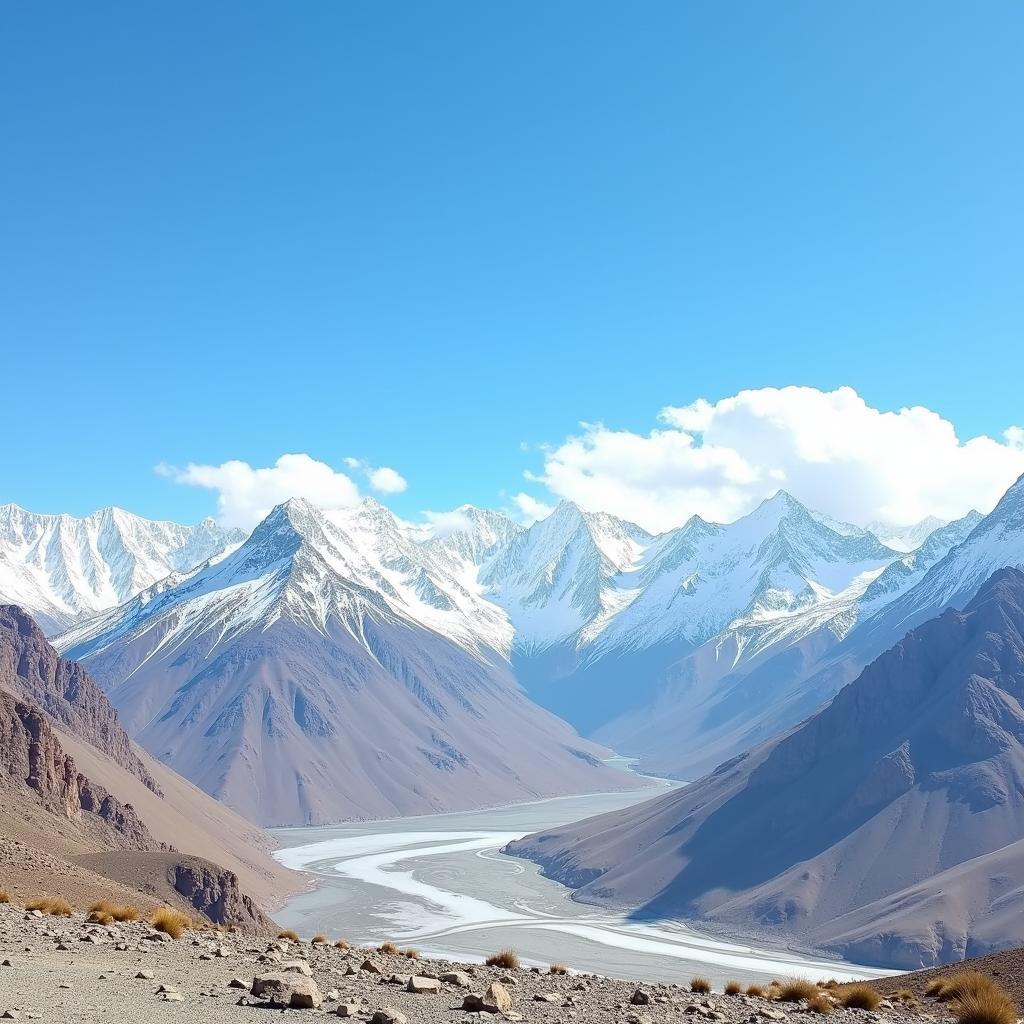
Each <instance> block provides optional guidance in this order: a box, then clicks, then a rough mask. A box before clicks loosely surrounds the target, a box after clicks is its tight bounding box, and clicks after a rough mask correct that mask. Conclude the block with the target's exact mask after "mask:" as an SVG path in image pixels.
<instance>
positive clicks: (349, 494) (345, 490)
mask: <svg viewBox="0 0 1024 1024" xmlns="http://www.w3.org/2000/svg"><path fill="white" fill-rule="evenodd" d="M156 469H157V472H158V473H160V474H161V475H162V476H167V477H170V478H171V479H173V480H174V481H176V482H177V483H180V484H189V485H191V486H193V487H206V488H209V489H210V490H214V491H216V492H217V510H218V519H219V520H220V522H221V523H222V524H223V525H224V526H240V527H242V528H243V529H246V530H251V529H252V528H253V527H254V526H255V525H256V524H257V523H258V522H259V521H260V520H261V519H263V518H265V517H266V515H267V513H268V512H269V511H270V510H271V509H272V508H273V507H274V506H275V505H279V504H280V503H281V502H282V501H287V500H288V499H289V498H306V499H308V500H309V501H311V502H312V503H313V504H314V505H316V506H318V507H319V508H324V509H334V508H344V507H345V506H347V505H354V504H355V503H356V502H357V501H359V488H358V487H357V486H356V484H355V481H353V480H352V478H351V477H349V476H346V475H345V474H344V473H341V472H339V471H338V470H336V469H334V468H333V467H331V466H329V465H328V464H327V463H326V462H319V461H318V460H317V459H314V458H312V457H311V456H309V455H305V454H293V455H282V456H281V457H280V458H279V459H278V460H277V462H275V463H274V465H273V466H265V467H262V468H254V467H253V466H250V465H249V463H248V462H241V461H239V460H237V459H233V460H231V461H230V462H223V463H221V464H220V465H219V466H205V465H198V464H196V463H189V464H188V465H187V466H186V467H185V468H184V469H177V468H175V467H174V466H168V465H166V464H165V463H161V464H160V465H159V466H157V467H156Z"/></svg>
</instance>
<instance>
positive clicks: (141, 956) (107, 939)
mask: <svg viewBox="0 0 1024 1024" xmlns="http://www.w3.org/2000/svg"><path fill="white" fill-rule="evenodd" d="M334 941H337V940H335V939H334V937H333V936H332V937H330V938H329V939H328V940H326V941H324V942H316V943H314V942H309V941H290V940H283V939H277V938H266V937H264V938H257V937H254V936H253V935H251V934H243V933H241V932H223V931H221V932H218V931H215V930H209V929H206V930H201V931H191V930H186V931H185V932H184V933H183V934H182V936H181V937H180V938H179V939H177V940H175V939H171V938H170V937H169V936H167V935H166V934H163V933H161V932H158V931H156V930H154V929H153V928H152V927H151V926H150V925H149V924H146V923H143V922H127V923H120V924H118V923H111V924H108V925H99V924H94V923H90V922H89V921H87V920H86V918H85V916H83V915H81V914H75V915H73V916H71V917H55V916H50V915H42V914H41V913H40V912H39V911H36V912H28V911H26V910H25V909H24V907H23V906H22V905H19V904H17V903H10V904H6V905H4V904H0V964H2V966H0V1019H17V1018H19V1017H20V1018H22V1019H26V1020H36V1019H38V1020H53V1021H65V1022H72V1021H74V1022H78V1021H82V1022H84V1021H90V1022H92V1021H97V1020H106V1021H112V1022H119V1021H129V1020H147V1021H153V1022H160V1021H176V1022H183V1021H190V1022H191V1021H195V1022H199V1021H213V1020H216V1021H226V1022H236V1021H237V1022H239V1024H242V1022H249V1021H252V1022H255V1021H264V1022H265V1021H266V1020H268V1016H267V1012H268V1008H270V1009H271V1010H273V1009H274V1008H275V1001H276V1004H277V1008H280V1006H281V1005H284V1006H289V1007H290V1008H291V1009H292V1010H293V1011H294V1012H298V1013H307V1014H310V1015H323V1014H325V1013H328V1014H331V1015H337V1016H342V1017H344V1016H349V1017H352V1018H354V1019H356V1020H360V1021H364V1022H366V1021H372V1022H374V1024H402V1022H403V1021H407V1022H409V1024H419V1022H423V1024H434V1022H441V1021H453V1022H456V1021H468V1020H474V1019H480V1020H495V1019H508V1020H532V1021H538V1022H551V1024H554V1022H560V1021H571V1020H576V1021H580V1022H584V1021H586V1022H593V1024H648V1022H649V1024H658V1022H668V1021H682V1020H685V1019H688V1018H691V1017H695V1018H702V1019H705V1020H708V1021H716V1022H721V1024H741V1022H743V1024H746V1022H750V1024H770V1022H785V1021H788V1020H792V1021H793V1022H794V1024H799V1022H806V1024H810V1022H811V1021H813V1020H815V1019H816V1018H817V1017H819V1016H820V1015H821V1012H822V1011H825V1012H827V1013H828V1014H829V1015H830V1016H831V1018H832V1019H833V1020H835V1021H836V1024H872V1022H877V1024H913V1022H917V1021H921V1022H925V1021H927V1022H938V1021H943V1020H951V1019H953V1014H952V1013H951V1012H950V1004H943V1003H940V1002H938V1001H937V1000H934V999H931V998H929V997H927V996H925V995H924V992H923V984H922V985H918V986H916V987H917V988H918V989H920V992H919V993H918V994H917V995H916V997H915V998H914V999H911V1000H907V999H905V997H904V996H901V997H898V998H897V997H896V996H895V991H896V990H899V989H902V988H905V987H906V986H905V985H903V984H897V982H898V981H899V979H893V980H892V981H891V982H890V983H889V984H888V986H887V990H888V989H889V988H892V989H893V990H894V994H893V998H891V999H883V1000H882V1001H881V1002H880V1003H879V1005H878V1007H877V1009H876V1011H875V1012H871V1011H868V1010H864V1009H852V1008H846V1007H844V1006H843V1005H842V1000H843V999H844V998H846V995H845V994H846V992H848V991H849V986H847V987H839V988H835V989H833V990H831V993H832V994H829V991H828V990H824V992H823V993H821V1001H819V1002H817V1003H816V1004H815V1005H816V1006H817V1008H818V1012H814V1011H813V1010H811V1009H810V1008H809V1005H808V1002H807V1001H806V1000H805V999H800V998H791V999H782V998H779V997H778V996H779V995H783V996H784V995H786V994H787V993H785V992H779V991H778V990H776V993H777V994H776V996H775V997H774V998H768V997H767V996H760V995H756V994H747V993H746V992H741V993H738V994H733V995H724V994H722V993H720V992H702V991H690V988H689V987H688V986H679V985H646V984H641V985H637V984H636V983H634V982H626V981H615V980H611V979H607V978H599V977H596V976H593V975H581V974H576V973H575V972H573V971H572V970H571V965H570V966H569V968H568V970H567V972H566V973H564V974H562V973H550V970H549V969H548V968H546V967H544V968H540V967H523V966H485V965H481V964H468V963H452V962H448V961H440V960H427V959H421V958H419V957H411V956H408V955H406V954H405V951H402V952H399V951H397V950H396V951H394V952H382V951H381V950H377V949H359V948H340V947H338V946H335V945H334V944H333V942H334ZM908 977H910V976H908ZM258 979H261V980H258ZM783 980H784V981H785V979H783ZM738 981H739V982H742V981H743V979H738ZM696 987H697V988H700V986H699V984H698V985H697V986H696ZM879 989H880V990H881V986H879ZM261 990H262V995H260V994H259V993H260V992H261ZM812 991H813V989H812Z"/></svg>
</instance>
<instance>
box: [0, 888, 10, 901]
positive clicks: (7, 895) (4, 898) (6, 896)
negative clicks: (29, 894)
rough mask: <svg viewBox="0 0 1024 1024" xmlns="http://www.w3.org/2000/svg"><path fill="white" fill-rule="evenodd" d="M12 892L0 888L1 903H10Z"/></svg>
mask: <svg viewBox="0 0 1024 1024" xmlns="http://www.w3.org/2000/svg"><path fill="white" fill-rule="evenodd" d="M10 902H11V894H10V893H9V892H8V891H7V890H6V889H0V903H10Z"/></svg>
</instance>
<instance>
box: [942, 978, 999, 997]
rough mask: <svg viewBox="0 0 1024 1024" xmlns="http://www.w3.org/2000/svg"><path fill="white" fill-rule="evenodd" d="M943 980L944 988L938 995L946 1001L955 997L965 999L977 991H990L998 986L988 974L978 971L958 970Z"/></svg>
mask: <svg viewBox="0 0 1024 1024" xmlns="http://www.w3.org/2000/svg"><path fill="white" fill-rule="evenodd" d="M943 982H944V984H943V986H942V989H941V990H940V991H939V992H938V993H937V995H938V997H939V999H941V1000H942V1002H944V1003H948V1002H952V1001H953V1000H954V999H963V998H964V997H965V996H968V995H972V994H974V993H976V992H989V991H991V990H992V989H993V988H998V986H997V985H996V983H995V982H994V981H993V980H992V979H991V978H990V977H988V975H986V974H979V973H978V972H977V971H958V972H957V973H956V974H948V975H946V977H945V978H944V979H943Z"/></svg>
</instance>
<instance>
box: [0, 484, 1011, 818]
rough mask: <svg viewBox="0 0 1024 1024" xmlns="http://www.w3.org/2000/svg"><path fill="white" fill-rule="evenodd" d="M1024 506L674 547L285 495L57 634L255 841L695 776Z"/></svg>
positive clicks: (745, 534)
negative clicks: (249, 527) (365, 819)
mask: <svg viewBox="0 0 1024 1024" xmlns="http://www.w3.org/2000/svg"><path fill="white" fill-rule="evenodd" d="M1022 507H1024V484H1022V483H1021V482H1018V483H1017V484H1016V485H1015V486H1014V487H1013V488H1011V490H1010V491H1009V492H1008V493H1007V495H1006V496H1004V498H1003V500H1002V501H1001V502H1000V504H999V506H997V508H996V509H995V510H994V511H993V512H992V513H991V514H990V515H989V516H986V517H982V516H980V515H978V513H973V512H972V513H970V514H969V515H968V516H966V517H965V518H964V519H962V520H958V521H956V522H953V523H947V524H935V523H926V524H924V525H922V526H921V527H920V528H919V529H911V530H909V531H904V539H906V537H907V536H912V537H913V538H914V539H917V538H919V537H923V541H922V542H921V543H920V544H919V545H918V546H917V547H916V548H914V549H913V550H911V551H909V552H908V551H903V550H898V549H897V548H896V547H890V546H887V545H886V544H884V543H882V541H881V540H880V539H879V538H878V536H877V535H876V534H875V533H873V532H872V531H870V530H867V529H862V528H859V527H856V526H852V525H850V524H843V523H839V522H836V521H835V520H833V519H831V518H829V517H827V516H824V515H822V514H820V513H817V512H815V511H813V510H811V509H808V508H806V507H805V506H804V505H802V504H801V503H800V502H799V501H797V500H796V499H795V498H793V497H792V496H791V495H789V494H787V493H785V492H779V493H778V494H776V495H775V496H774V497H773V498H770V499H768V500H766V501H764V502H763V503H762V504H761V505H760V506H759V507H758V508H756V509H755V510H754V511H753V512H751V513H750V514H749V515H747V516H745V517H743V518H741V519H739V520H737V521H736V522H734V523H731V524H717V523H710V522H707V521H705V520H702V519H700V518H699V517H694V518H691V519H690V520H689V521H687V522H686V523H684V524H683V525H682V526H680V527H679V528H677V529H675V530H671V531H669V532H667V533H663V534H659V535H652V534H650V533H649V532H647V531H645V530H643V529H641V528H640V527H639V526H636V525H635V524H632V523H628V522H625V521H623V520H621V519H618V518H616V517H614V516H611V515H607V514H603V513H592V512H587V511H584V510H582V509H580V508H579V507H577V506H576V505H574V504H572V503H569V502H563V503H561V504H560V505H559V506H558V507H557V508H556V509H555V510H554V511H553V512H552V513H551V515H550V516H548V517H547V518H545V519H543V520H541V521H539V522H537V523H534V524H533V525H531V526H529V527H523V526H521V525H519V524H516V523H514V522H513V521H512V520H510V519H509V518H508V517H506V516H504V515H503V514H501V513H499V512H493V511H488V510H482V509H476V508H473V507H472V506H463V507H462V508H460V509H458V510H456V512H455V513H453V514H451V515H450V516H449V517H446V520H445V523H446V526H445V529H444V530H442V531H438V530H427V529H425V528H423V527H419V526H414V525H411V524H408V523H406V522H404V521H402V520H400V519H399V518H397V517H396V516H394V515H393V514H392V513H391V512H390V511H389V510H388V509H387V508H385V507H384V506H383V505H380V504H379V503H377V502H376V501H374V500H372V499H367V500H365V501H363V502H361V503H360V504H358V505H355V506H352V507H350V508H346V509H342V510H334V511H324V510H320V509H316V508H314V507H313V506H312V505H310V504H309V503H307V502H305V501H302V500H293V501H290V502H287V503H285V504H284V505H282V506H279V507H278V508H276V509H274V510H273V512H272V513H271V514H270V515H269V516H268V518H267V519H266V520H265V521H264V522H263V523H261V524H260V525H259V526H258V527H257V528H256V530H255V531H254V532H253V533H252V535H251V536H249V537H248V538H246V539H245V540H244V542H242V543H241V544H238V545H237V546H236V541H237V536H236V535H226V534H224V533H223V532H221V533H220V534H219V535H217V542H218V545H222V546H219V547H217V550H216V551H214V552H213V553H212V554H210V555H209V556H208V557H206V558H205V559H204V560H202V561H201V562H200V564H198V565H196V566H190V567H188V568H187V569H184V570H179V569H173V570H172V571H170V572H169V573H167V574H165V575H163V576H162V577H161V578H159V579H158V580H156V581H154V582H151V583H150V584H149V585H148V586H146V587H144V588H141V589H139V590H138V591H137V592H136V593H134V595H133V596H131V597H130V598H128V599H127V600H125V601H122V602H120V603H116V604H115V603H114V602H113V601H112V602H111V607H109V608H107V609H106V610H103V611H100V612H99V613H97V614H95V615H93V616H91V617H88V618H85V619H82V620H81V621H79V622H77V623H76V624H74V625H72V626H71V627H69V628H68V629H66V630H64V631H63V632H62V633H60V634H58V635H57V636H55V637H54V643H55V644H56V646H57V647H58V648H59V649H60V650H61V651H62V652H63V653H65V654H66V655H67V656H69V657H72V658H74V659H76V660H80V661H82V662H83V663H84V664H86V665H87V666H88V667H89V669H90V671H92V672H93V673H94V675H95V676H96V677H97V679H99V681H100V682H101V684H102V685H103V687H104V688H105V690H106V691H107V692H108V693H109V694H110V696H111V698H112V700H113V701H114V703H115V705H116V706H117V707H118V709H119V711H120V713H121V714H122V716H123V720H124V722H125V724H126V726H127V728H128V731H129V733H130V734H131V735H132V736H133V737H134V738H137V739H138V740H139V741H140V742H142V743H143V745H144V746H145V747H146V748H147V749H149V750H151V751H152V752H154V753H155V754H156V755H157V756H158V757H160V758H161V759H163V760H165V761H166V762H167V763H168V764H170V765H172V766H174V767H175V768H176V769H177V770H179V771H180V772H181V773H183V774H185V775H186V776H187V777H188V778H190V779H192V780H193V781H195V782H197V783H198V784H199V785H201V786H202V787H203V788H204V789H206V790H207V791H208V792H210V793H212V794H214V795H217V796H219V797H222V798H223V799H225V800H226V801H227V802H228V803H229V804H230V805H231V806H233V807H235V808H236V809H238V810H240V811H242V813H245V814H247V815H249V816H252V817H254V818H255V819H256V820H259V821H261V822H264V823H275V824H280V823H285V822H288V823H305V822H325V821H333V820H337V819H339V818H342V817H352V816H356V817H360V816H379V815H381V814H405V813H416V812H423V811H431V810H443V809H454V808H455V807H466V806H479V805H481V804H484V803H489V802H495V801H502V800H510V799H512V800H514V799H525V798H529V797H534V796H541V795H553V794H555V793H559V792H570V791H579V790H581V789H597V788H601V787H605V786H607V785H608V777H607V773H608V771H609V770H610V769H608V768H606V767H605V766H604V765H603V764H602V762H601V759H602V757H603V756H604V753H605V750H606V748H608V747H611V748H614V749H616V750H617V751H619V752H621V753H624V754H628V755H631V756H634V757H636V758H638V759H639V763H640V765H641V767H642V768H644V769H646V770H649V771H652V772H654V773H657V774H666V775H672V776H676V777H680V778H696V777H699V776H700V775H701V774H702V773H704V772H705V771H707V770H709V769H710V768H712V767H714V765H716V764H718V763H719V762H721V761H723V760H726V759H728V758H730V757H733V756H735V755H736V754H738V753H740V752H741V751H743V750H746V749H748V748H749V747H751V746H753V745H756V744H758V743H761V742H763V741H765V740H766V739H768V738H770V737H772V736H775V735H778V734H779V733H780V732H783V731H785V730H786V729H788V728H790V727H792V726H793V725H794V724H796V723H797V722H799V721H801V720H802V719H803V718H805V717H807V716H808V715H810V714H811V713H813V712H814V711H815V710H816V709H817V708H819V707H820V706H821V705H822V704H824V703H825V702H827V701H828V700H830V699H831V698H832V697H833V696H834V695H835V693H836V692H838V691H839V689H841V688H842V686H843V685H845V684H846V683H848V682H849V681H850V680H851V679H853V678H854V677H855V676H856V675H857V673H858V672H859V671H860V670H861V669H862V668H863V667H864V665H866V664H867V663H868V662H869V661H870V660H871V659H872V658H873V657H875V656H877V655H878V654H879V653H880V652H881V651H883V650H885V649H886V647H888V646H890V645H891V644H892V643H893V642H895V640H897V639H898V638H899V637H900V636H901V635H902V634H903V632H905V631H906V629H907V628H909V627H910V626H912V625H916V624H919V623H920V622H922V621H924V620H925V619H926V618H928V617H929V616H930V615H933V614H935V613H936V612H937V611H941V609H942V608H943V607H945V606H946V605H947V604H956V603H960V604H961V605H962V604H964V603H965V602H966V601H967V600H969V599H970V597H971V596H973V593H974V592H976V590H977V589H978V587H979V586H980V585H981V583H982V582H983V581H984V579H985V578H986V577H987V576H988V575H989V574H990V573H991V571H992V570H993V569H994V568H997V567H999V566H1000V565H1013V564H1018V563H1019V562H1020V561H1022V560H1024V544H1022V543H1019V542H1020V539H1021V537H1024V530H1022V529H1021V519H1022V516H1024V513H1022V511H1021V510H1022ZM103 515H104V514H103V513H98V514H97V516H96V517H89V518H90V520H92V519H95V518H97V517H102V516H103ZM8 518H19V519H21V520H25V519H26V518H30V514H29V513H24V512H21V510H18V516H15V515H14V513H10V514H9V516H8ZM43 518H44V519H45V518H48V519H50V520H54V519H59V518H64V517H43ZM80 522H83V523H84V522H86V520H83V521H80ZM142 522H145V521H142ZM157 525H160V524H157ZM933 526H934V527H935V528H934V529H931V527H933ZM201 528H202V536H204V537H213V536H214V528H213V527H212V526H210V524H206V525H205V526H204V525H203V524H200V527H193V528H184V527H183V528H180V529H182V530H188V529H192V530H195V531H199V530H200V529H201ZM140 529H141V528H140ZM69 530H70V527H69ZM23 532H27V531H24V530H23ZM879 532H882V531H881V529H880V528H879ZM211 546H217V545H214V544H212V542H211V543H210V544H209V545H208V547H211ZM898 546H899V545H898ZM175 550H176V551H180V548H176V549H175ZM155 551H156V554H155V556H154V558H153V559H151V564H155V563H156V562H159V561H162V562H164V563H169V562H170V561H171V558H172V552H171V551H164V550H163V549H160V548H159V547H158V548H157V549H155ZM203 553H204V554H205V553H206V552H205V550H204V552H203ZM56 564H57V563H51V565H56ZM112 572H113V571H112V569H106V570H104V569H99V570H98V575H100V576H103V575H106V576H110V575H112ZM52 576H53V578H56V579H61V580H63V579H65V577H66V578H67V579H72V578H73V576H72V574H71V573H61V572H54V573H53V574H52ZM0 594H3V596H4V597H7V596H8V595H7V593H6V592H5V591H4V590H3V588H2V587H0ZM43 598H45V601H43V603H44V604H45V606H46V607H49V606H50V605H52V604H53V603H55V599H54V598H53V597H52V595H48V594H44V595H43ZM62 600H63V601H64V603H65V605H70V604H72V603H73V602H72V601H71V600H69V599H67V598H62ZM30 610H35V609H33V608H32V607H31V605H30ZM537 705H540V707H538V706H537ZM544 709H547V710H544ZM551 712H554V714H552V713H551ZM555 716H559V717H560V718H561V719H564V720H565V721H567V722H568V723H570V726H572V727H575V729H578V730H579V731H580V732H581V733H583V734H584V735H589V736H591V737H593V739H594V740H595V741H597V742H596V743H595V742H591V741H589V740H584V739H580V738H579V736H577V735H576V734H575V733H574V731H573V729H572V728H570V726H567V725H565V724H564V722H562V721H559V718H558V717H555ZM617 781H618V782H620V783H621V782H622V781H623V780H622V777H621V776H619V778H618V780H617Z"/></svg>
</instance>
